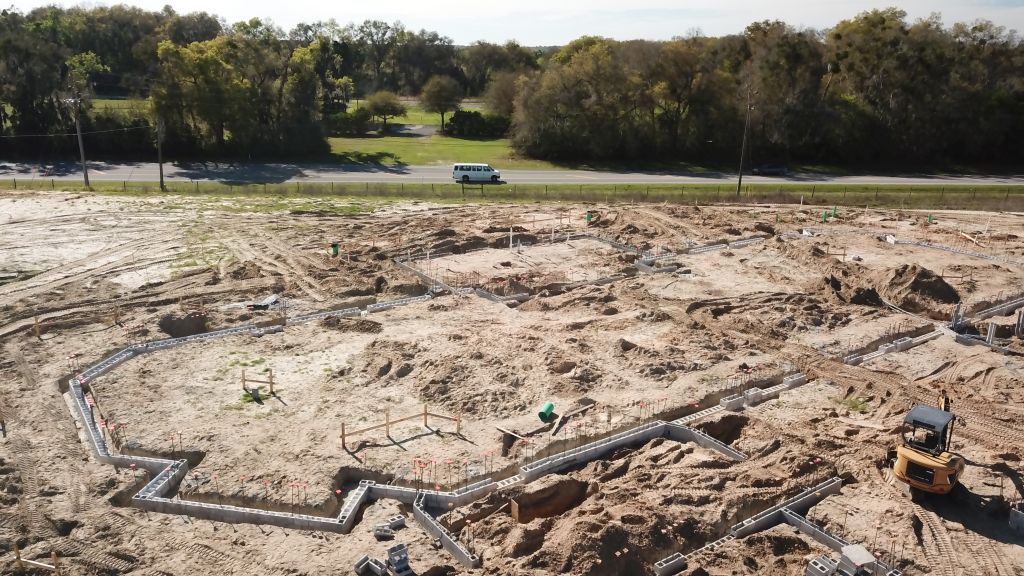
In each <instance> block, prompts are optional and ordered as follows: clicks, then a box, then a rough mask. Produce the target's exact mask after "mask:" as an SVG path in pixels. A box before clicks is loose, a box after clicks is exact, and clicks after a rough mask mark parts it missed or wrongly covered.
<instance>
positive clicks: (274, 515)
mask: <svg viewBox="0 0 1024 576" xmlns="http://www.w3.org/2000/svg"><path fill="white" fill-rule="evenodd" d="M431 298H432V296H430V295H426V296H420V297H413V298H402V299H399V300H394V301H389V302H382V303H377V304H371V305H369V306H367V307H366V308H365V309H359V308H348V309H342V310H327V311H323V312H317V313H313V314H306V315H301V316H295V317H292V318H290V319H288V321H287V322H286V324H287V323H292V324H297V323H302V322H310V321H314V320H317V319H322V318H327V317H332V316H342V317H344V316H356V315H362V314H366V313H371V312H374V311H380V310H386V309H390V308H394V307H397V306H405V305H409V304H414V303H417V302H424V301H427V300H430V299H431ZM282 329H283V327H280V326H275V327H270V328H261V327H257V326H253V325H246V326H240V327H235V328H228V329H224V330H217V331H213V332H207V333H204V334H198V335H195V336H187V337H183V338H168V339H163V340H157V341H153V342H148V343H144V344H139V345H135V346H130V347H128V348H125V349H124V350H120V351H118V352H117V353H115V354H113V355H111V356H109V357H107V358H105V359H103V360H101V361H100V362H98V363H97V364H95V365H93V366H91V367H89V368H88V369H86V370H84V371H82V372H81V373H80V374H78V375H76V376H75V377H74V378H72V379H71V380H70V381H69V382H68V394H67V396H68V399H69V404H70V407H71V411H72V414H73V416H74V417H75V419H76V420H77V421H78V422H79V424H80V426H81V427H82V430H83V433H84V437H85V440H86V442H87V444H89V447H90V450H91V452H92V453H93V455H94V457H95V458H96V460H97V461H99V462H101V463H105V464H110V465H113V466H116V467H120V468H129V467H135V468H138V469H142V470H145V471H147V472H148V473H149V474H150V475H151V476H152V479H151V480H150V481H149V482H148V483H147V484H146V485H145V486H143V488H142V489H141V490H140V491H139V493H137V494H136V495H135V496H134V497H133V498H132V505H133V506H135V507H137V508H140V509H143V510H148V511H152V512H158V513H165V514H185V515H189V516H192V517H195V518H201V519H206V520H211V521H218V522H228V523H253V524H267V525H273V526H280V527H283V528H296V529H307V530H322V531H328V532H336V533H347V532H349V531H350V530H351V529H352V527H353V525H354V524H355V521H356V518H357V516H358V510H359V508H360V507H361V506H362V505H363V504H364V503H365V502H366V501H367V500H370V499H377V498H391V499H395V500H399V501H401V502H405V503H407V504H412V505H413V511H414V515H415V516H416V518H417V520H418V521H419V522H420V523H421V524H423V526H424V528H425V529H426V530H427V531H428V532H430V533H431V534H434V536H435V537H436V538H439V539H440V540H441V542H442V544H443V545H444V547H445V549H447V550H448V551H449V552H450V553H451V554H452V555H453V556H455V558H456V559H458V560H459V561H460V562H461V563H463V564H464V565H466V566H470V567H477V566H479V565H480V558H479V557H478V556H476V555H474V554H472V553H470V552H469V551H468V550H466V548H465V547H464V546H462V545H461V544H460V543H459V542H458V539H457V537H455V536H453V535H451V534H449V533H448V531H447V530H445V529H444V527H443V526H441V525H440V524H439V523H438V522H437V521H436V520H435V519H434V517H433V516H432V515H431V514H430V513H429V510H428V509H429V508H434V509H440V510H446V509H448V507H449V505H450V506H451V507H452V508H454V507H460V506H464V505H466V504H469V503H470V502H473V501H475V500H478V499H479V498H482V497H483V496H486V495H487V494H489V493H490V492H493V491H495V490H502V489H506V488H509V487H512V486H516V485H519V484H523V483H526V482H530V481H532V480H534V479H536V478H539V477H541V476H543V475H545V474H549V473H552V472H556V471H558V470H562V469H564V468H566V467H569V466H573V465H577V464H582V463H586V462H589V461H591V460H594V459H597V458H600V457H602V456H604V455H605V454H608V453H609V452H611V451H613V450H616V449H618V448H620V447H626V446H635V445H638V444H642V443H644V442H647V441H649V440H652V439H654V438H658V437H664V436H668V437H669V438H672V439H674V440H677V441H682V442H695V443H697V444H699V445H701V446H703V447H706V448H709V449H712V450H716V451H718V452H719V453H721V454H723V455H725V456H726V457H728V458H731V459H734V460H742V459H744V458H745V456H744V455H743V454H741V453H740V452H738V451H736V450H734V449H732V448H731V447H729V446H728V445H726V444H724V443H722V442H719V441H718V440H716V439H714V438H712V437H711V436H708V435H707V434H704V433H703V432H700V431H698V430H695V429H693V428H689V427H687V426H685V425H684V424H685V423H686V422H687V421H689V420H688V418H692V417H694V416H698V417H699V416H702V415H707V414H709V413H712V412H715V411H720V410H721V409H722V408H721V407H719V406H714V407H711V408H709V409H708V410H704V411H702V412H701V413H697V414H694V415H690V416H689V417H684V418H681V419H679V420H677V421H675V422H672V423H669V422H664V421H660V420H659V421H653V422H647V423H644V424H641V425H639V426H637V427H635V428H633V429H630V430H627V431H624V432H621V433H618V434H615V435H613V436H610V437H608V438H603V439H600V440H596V441H594V442H590V443H588V444H585V445H583V446H579V447H577V448H573V449H570V450H566V451H564V452H562V453H559V454H554V455H552V456H549V457H547V458H544V459H541V460H538V461H535V462H531V463H528V464H526V465H524V466H522V467H521V468H520V473H519V474H517V475H515V476H512V477H511V478H506V479H504V480H502V481H500V482H494V481H493V480H492V479H490V478H487V479H482V480H479V481H476V482H474V483H472V484H470V485H467V486H464V487H462V488H460V489H458V490H455V491H452V492H440V491H424V490H417V489H414V488H407V487H400V486H387V485H378V484H376V483H374V482H371V481H364V482H361V483H360V485H359V487H357V488H356V489H355V490H353V491H351V492H350V493H349V495H348V497H347V498H346V499H345V501H344V503H343V505H342V508H341V510H340V512H339V514H338V516H337V517H336V518H329V517H318V516H310V515H304V514H291V513H285V512H275V511H269V510H261V509H257V508H245V507H239V506H226V505H219V504H212V503H205V502H195V501H187V500H180V499H175V498H168V497H167V496H168V495H169V494H172V493H173V492H174V491H175V490H176V489H177V487H178V485H179V484H180V482H181V481H182V480H183V479H184V478H185V476H186V475H187V474H188V472H189V466H188V462H187V461H185V460H169V459H161V458H147V457H138V456H128V455H121V454H112V453H111V452H110V449H109V447H108V446H107V443H106V440H105V438H104V436H103V434H102V432H101V431H100V429H99V426H98V424H97V422H96V418H95V416H94V414H93V409H92V408H91V407H90V406H89V404H88V402H87V401H86V398H85V392H84V390H83V386H84V385H86V384H87V383H88V382H89V381H90V380H92V379H94V378H97V377H99V376H101V375H103V374H105V373H107V372H109V371H110V370H112V369H114V368H116V367H117V366H119V365H120V364H122V363H124V362H126V361H128V360H130V359H131V358H134V357H135V356H139V355H141V354H145V353H149V352H157V351H160V350H165V349H169V348H172V347H176V346H181V345H184V344H188V343H197V342H204V341H208V340H213V339H216V338H224V337H230V336H235V335H245V334H248V335H253V336H262V335H265V334H270V333H273V332H277V331H280V330H282ZM798 376H801V377H802V375H798ZM798 380H800V381H801V383H802V381H806V378H803V379H802V380H801V379H800V378H796V379H793V376H790V377H788V379H785V380H784V384H783V385H780V387H784V386H786V385H787V384H786V382H796V381H798Z"/></svg>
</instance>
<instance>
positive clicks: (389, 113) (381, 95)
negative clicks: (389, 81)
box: [363, 90, 408, 133]
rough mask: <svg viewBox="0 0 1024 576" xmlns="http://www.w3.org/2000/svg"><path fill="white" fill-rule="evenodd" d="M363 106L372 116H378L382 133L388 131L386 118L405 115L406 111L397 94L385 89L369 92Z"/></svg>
mask: <svg viewBox="0 0 1024 576" xmlns="http://www.w3.org/2000/svg"><path fill="white" fill-rule="evenodd" d="M363 106H364V108H365V109H366V111H367V112H369V113H370V115H372V116H373V117H374V118H380V121H381V128H380V131H381V132H382V133H383V132H387V131H388V118H395V117H397V116H405V114H406V113H407V112H408V109H407V108H406V107H405V104H402V101H401V100H399V99H398V95H397V94H395V93H394V92H389V91H387V90H381V91H380V92H374V93H373V94H370V96H369V97H368V98H367V99H366V103H365V104H364V105H363Z"/></svg>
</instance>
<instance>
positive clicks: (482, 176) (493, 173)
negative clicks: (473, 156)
mask: <svg viewBox="0 0 1024 576" xmlns="http://www.w3.org/2000/svg"><path fill="white" fill-rule="evenodd" d="M452 178H454V179H455V181H456V182H469V181H471V180H473V181H477V182H479V181H484V182H499V181H500V180H501V172H498V171H497V170H495V169H494V168H491V166H490V165H489V164H456V165H454V166H452Z"/></svg>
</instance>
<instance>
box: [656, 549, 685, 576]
mask: <svg viewBox="0 0 1024 576" xmlns="http://www.w3.org/2000/svg"><path fill="white" fill-rule="evenodd" d="M685 567H686V557H685V556H683V555H682V553H681V552H676V553H675V554H673V555H671V556H668V557H667V558H662V559H661V560H658V561H657V562H655V563H654V573H655V574H656V575H657V576H671V575H672V574H678V573H679V572H682V570H683V568H685Z"/></svg>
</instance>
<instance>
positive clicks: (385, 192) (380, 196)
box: [0, 180, 1024, 213]
mask: <svg viewBox="0 0 1024 576" xmlns="http://www.w3.org/2000/svg"><path fill="white" fill-rule="evenodd" d="M167 188H168V191H167V192H168V193H170V194H175V195H183V196H197V197H218V196H220V197H234V198H238V197H244V198H249V199H263V202H264V204H265V205H267V206H271V207H273V209H282V210H283V209H289V210H293V211H294V210H296V204H295V203H296V202H299V204H298V205H299V206H306V205H307V204H308V210H310V211H314V210H315V211H322V212H327V213H330V212H333V210H331V209H330V208H324V206H329V205H330V204H329V203H330V201H331V200H332V199H333V200H338V201H341V200H345V201H347V202H349V203H351V200H352V199H353V198H355V199H360V200H363V201H368V202H370V201H374V202H375V201H382V200H383V201H399V200H425V201H430V202H450V203H460V202H519V203H528V202H611V203H614V202H650V203H672V204H695V203H696V204H705V205H707V204H761V203H765V204H766V203H772V204H801V203H802V204H803V205H805V206H808V207H813V208H809V209H813V210H821V209H823V208H831V207H832V206H839V207H840V209H842V207H848V208H856V207H861V208H863V207H865V206H870V207H872V208H895V209H907V210H940V209H946V210H950V209H959V210H963V209H971V210H999V211H1011V210H1012V211H1019V210H1024V186H962V185H960V186H956V185H954V186H949V185H947V186H940V185H912V186H868V185H853V186H847V185H842V184H815V185H812V184H752V185H749V186H744V187H743V191H742V193H741V194H740V195H739V196H737V195H736V190H735V186H733V185H730V184H721V185H718V184H676V185H650V186H647V185H623V184H618V185H613V184H557V185H556V184H550V185H545V184H527V185H523V184H498V185H486V184H485V185H483V186H480V185H474V186H466V187H462V186H461V185H458V184H454V183H453V184H426V183H394V184H392V183H352V182H334V183H331V182H319V183H306V182H288V183H281V184H244V185H242V184H240V185H231V184H226V183H220V182H169V183H168V186H167ZM11 189H28V190H51V189H52V190H67V191H81V190H84V188H83V186H82V185H81V183H78V182H71V181H65V182H61V181H48V180H35V181H25V180H19V181H18V182H17V186H15V183H14V182H13V181H12V180H0V190H11ZM92 190H93V191H94V192H97V193H101V194H112V195H133V196H134V195H140V196H150V195H152V196H156V195H161V192H160V191H159V188H158V186H157V184H156V183H155V182H94V183H93V187H92ZM286 200H288V202H285V201H286ZM324 202H327V204H324ZM286 207H287V208H286ZM348 210H349V209H345V210H341V211H340V212H343V213H344V212H347V211H348Z"/></svg>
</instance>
